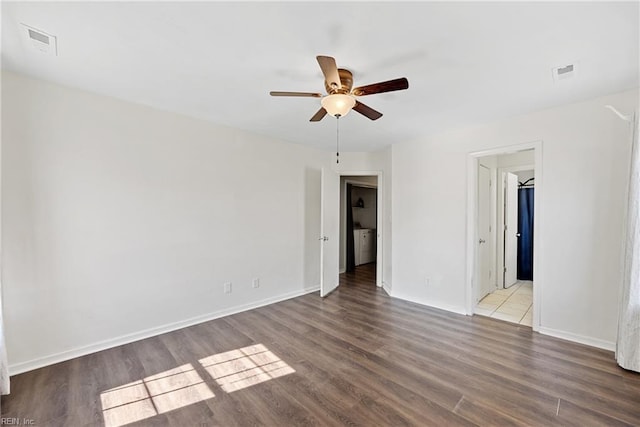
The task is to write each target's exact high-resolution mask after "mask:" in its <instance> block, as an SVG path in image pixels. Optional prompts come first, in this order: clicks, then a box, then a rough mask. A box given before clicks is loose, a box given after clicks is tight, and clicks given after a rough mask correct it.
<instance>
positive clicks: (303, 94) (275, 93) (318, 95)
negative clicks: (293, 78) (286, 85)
mask: <svg viewBox="0 0 640 427" xmlns="http://www.w3.org/2000/svg"><path fill="white" fill-rule="evenodd" d="M269 94H270V95H271V96H300V97H309V98H322V94H321V93H312V92H278V91H271V92H269Z"/></svg>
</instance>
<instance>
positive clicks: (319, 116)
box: [309, 107, 327, 122]
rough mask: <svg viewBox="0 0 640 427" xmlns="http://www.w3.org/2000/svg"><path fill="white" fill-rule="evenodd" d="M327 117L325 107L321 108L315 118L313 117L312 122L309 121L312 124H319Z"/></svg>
mask: <svg viewBox="0 0 640 427" xmlns="http://www.w3.org/2000/svg"><path fill="white" fill-rule="evenodd" d="M326 115H327V110H325V109H324V107H322V108H320V109H319V110H318V112H317V113H315V114H314V115H313V117H311V120H309V121H310V122H319V121H320V120H322V119H323V118H324V116H326Z"/></svg>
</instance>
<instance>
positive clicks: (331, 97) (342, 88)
mask: <svg viewBox="0 0 640 427" xmlns="http://www.w3.org/2000/svg"><path fill="white" fill-rule="evenodd" d="M316 59H317V60H318V64H320V69H321V70H322V74H324V87H325V89H326V91H327V95H323V94H322V93H318V92H278V91H273V92H270V94H271V96H296V97H309V98H322V99H321V101H320V104H321V105H322V107H321V108H320V109H319V110H318V112H317V113H316V114H314V115H313V117H311V120H310V121H311V122H319V121H320V120H322V119H323V118H324V116H326V115H327V113H329V114H330V115H332V116H334V117H342V116H345V115H346V114H347V113H349V111H351V110H352V109H353V110H356V111H357V112H358V113H360V114H362V115H363V116H365V117H368V118H369V119H371V120H377V119H379V118H380V117H382V113H380V112H379V111H376V110H374V109H373V108H371V107H368V106H367V105H365V104H363V103H362V102H360V101H357V100H356V97H360V96H365V95H373V94H376V93H384V92H393V91H395V90H404V89H407V88H408V87H409V81H408V80H407V79H406V78H404V77H402V78H399V79H394V80H389V81H386V82H380V83H373V84H370V85H366V86H359V87H356V88H353V89H352V86H353V74H352V73H351V71H349V70H346V69H344V68H338V67H337V66H336V60H335V59H334V58H332V57H331V56H316Z"/></svg>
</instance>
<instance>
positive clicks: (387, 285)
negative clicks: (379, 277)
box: [382, 280, 391, 296]
mask: <svg viewBox="0 0 640 427" xmlns="http://www.w3.org/2000/svg"><path fill="white" fill-rule="evenodd" d="M382 289H384V291H385V292H386V293H387V295H389V296H391V284H390V283H387V282H385V281H384V280H383V281H382Z"/></svg>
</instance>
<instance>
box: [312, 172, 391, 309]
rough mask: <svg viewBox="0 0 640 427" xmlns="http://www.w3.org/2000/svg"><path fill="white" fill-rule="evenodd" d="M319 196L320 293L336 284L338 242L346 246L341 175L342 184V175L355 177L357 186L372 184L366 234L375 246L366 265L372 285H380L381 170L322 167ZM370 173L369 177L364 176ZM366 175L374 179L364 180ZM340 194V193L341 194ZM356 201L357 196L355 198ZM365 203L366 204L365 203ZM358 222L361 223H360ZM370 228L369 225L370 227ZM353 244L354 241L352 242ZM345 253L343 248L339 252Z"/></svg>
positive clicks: (381, 275)
mask: <svg viewBox="0 0 640 427" xmlns="http://www.w3.org/2000/svg"><path fill="white" fill-rule="evenodd" d="M321 176H322V178H321V190H320V193H321V198H320V205H321V206H320V237H319V241H320V296H321V297H326V296H327V295H330V294H331V293H332V292H334V291H335V290H336V289H337V288H338V287H339V286H340V277H339V276H340V261H341V246H342V245H341V243H342V242H344V246H345V249H346V239H345V238H344V236H345V235H346V213H347V211H346V209H345V206H346V190H345V192H343V191H342V185H341V177H345V180H344V182H343V184H344V186H345V188H346V179H347V178H346V177H349V179H351V180H353V181H357V183H358V184H360V186H364V187H366V186H369V187H375V188H376V190H377V191H376V198H377V206H376V208H375V209H374V210H375V212H376V220H375V221H376V225H375V232H373V231H372V232H371V233H370V235H369V238H370V240H373V242H372V243H371V244H372V245H373V246H374V247H375V249H373V250H374V251H375V252H374V254H375V262H370V263H367V264H366V265H369V267H370V268H372V269H373V271H375V275H374V276H373V280H371V282H372V283H373V284H374V286H376V287H382V277H383V274H382V273H383V271H382V266H383V265H384V252H383V239H382V236H383V223H384V218H383V214H384V210H383V205H384V203H383V202H382V200H384V199H383V197H384V188H383V184H384V180H383V179H382V172H381V171H354V172H338V171H335V170H331V169H327V168H323V169H322V173H321ZM364 177H371V178H364ZM369 179H371V180H373V179H375V180H376V181H375V184H374V182H373V181H368V180H369ZM342 196H344V197H342ZM356 201H357V199H356ZM365 207H366V205H365ZM341 217H344V218H345V222H344V224H345V226H344V228H345V230H344V231H343V230H342V228H343V227H342V226H341V225H342V221H341ZM361 225H362V224H361ZM371 230H373V229H371ZM354 245H355V242H354ZM343 253H345V254H346V251H345V252H343Z"/></svg>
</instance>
